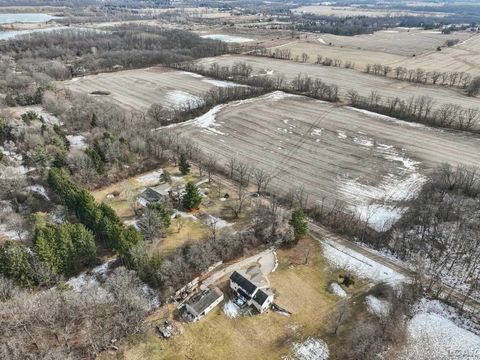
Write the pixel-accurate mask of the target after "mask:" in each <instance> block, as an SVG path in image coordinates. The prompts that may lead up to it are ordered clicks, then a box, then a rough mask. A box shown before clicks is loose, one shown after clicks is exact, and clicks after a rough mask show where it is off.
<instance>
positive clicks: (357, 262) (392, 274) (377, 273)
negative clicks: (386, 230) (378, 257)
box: [322, 239, 407, 285]
mask: <svg viewBox="0 0 480 360" xmlns="http://www.w3.org/2000/svg"><path fill="white" fill-rule="evenodd" d="M322 248H323V256H324V257H325V258H326V259H327V261H328V262H329V263H330V265H331V266H333V267H335V268H339V269H344V270H347V271H351V272H353V273H355V274H356V275H357V276H359V277H361V278H365V279H369V280H371V281H373V282H375V283H381V282H385V283H389V284H392V285H397V284H401V283H403V282H406V281H407V278H406V277H405V276H403V275H402V274H399V273H397V272H396V271H394V270H392V269H390V268H388V267H386V266H384V265H382V264H379V263H377V262H375V261H373V260H371V259H369V258H367V257H366V256H364V255H362V254H360V253H357V252H356V251H353V250H351V249H349V248H347V247H344V246H342V245H339V244H335V243H333V242H331V241H329V240H328V239H326V240H325V241H323V242H322Z"/></svg>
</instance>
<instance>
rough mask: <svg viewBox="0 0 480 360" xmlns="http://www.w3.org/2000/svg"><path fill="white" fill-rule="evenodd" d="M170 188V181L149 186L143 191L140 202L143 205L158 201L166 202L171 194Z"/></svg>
mask: <svg viewBox="0 0 480 360" xmlns="http://www.w3.org/2000/svg"><path fill="white" fill-rule="evenodd" d="M170 190H171V189H170V184H168V183H164V184H160V185H157V186H154V187H148V188H146V189H145V190H144V191H143V192H142V194H141V195H140V197H139V198H138V202H139V203H140V204H141V205H143V206H147V205H148V204H152V203H156V202H166V201H167V199H168V197H169V195H170Z"/></svg>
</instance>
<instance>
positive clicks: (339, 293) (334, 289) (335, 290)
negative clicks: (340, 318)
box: [328, 282, 347, 297]
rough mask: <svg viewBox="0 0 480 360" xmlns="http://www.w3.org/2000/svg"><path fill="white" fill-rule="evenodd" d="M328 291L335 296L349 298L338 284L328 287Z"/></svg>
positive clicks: (333, 283) (334, 283)
mask: <svg viewBox="0 0 480 360" xmlns="http://www.w3.org/2000/svg"><path fill="white" fill-rule="evenodd" d="M328 290H330V292H331V293H332V294H334V295H337V296H339V297H347V293H346V292H345V290H343V288H342V287H341V286H340V285H339V284H338V283H336V282H332V283H331V284H330V286H329V287H328Z"/></svg>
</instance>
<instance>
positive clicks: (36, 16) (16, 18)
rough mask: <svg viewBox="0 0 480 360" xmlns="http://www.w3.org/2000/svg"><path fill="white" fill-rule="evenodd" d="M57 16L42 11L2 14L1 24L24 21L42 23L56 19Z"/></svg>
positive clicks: (0, 16) (0, 17)
mask: <svg viewBox="0 0 480 360" xmlns="http://www.w3.org/2000/svg"><path fill="white" fill-rule="evenodd" d="M55 18H56V17H55V16H52V15H48V14H40V13H22V14H0V25H1V24H13V23H17V22H22V23H41V22H47V21H49V20H51V19H55Z"/></svg>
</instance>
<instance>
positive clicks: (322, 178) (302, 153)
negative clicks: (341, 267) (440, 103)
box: [175, 92, 480, 228]
mask: <svg viewBox="0 0 480 360" xmlns="http://www.w3.org/2000/svg"><path fill="white" fill-rule="evenodd" d="M245 114H249V115H248V116H245ZM175 130H176V131H178V132H179V133H181V134H182V135H183V136H186V137H188V138H194V139H195V141H196V142H198V143H199V145H200V146H201V148H202V149H203V150H204V151H206V152H209V153H216V154H219V155H220V156H222V157H223V161H224V162H225V163H226V162H227V161H228V159H229V157H232V156H233V157H236V158H237V159H239V160H241V161H245V162H247V163H250V164H252V165H255V166H257V167H260V168H264V169H266V170H268V171H269V172H270V173H273V175H274V176H275V178H274V180H273V181H272V186H273V187H274V188H275V190H277V191H280V192H283V193H284V194H286V193H287V192H288V191H289V189H291V188H292V187H304V188H305V190H306V192H307V193H308V194H310V200H311V201H313V202H320V201H322V200H324V201H327V202H330V203H331V202H332V201H335V200H342V201H344V202H345V203H347V204H348V206H349V207H350V209H351V210H353V211H356V212H357V213H358V214H359V215H360V216H362V217H363V218H369V219H370V220H371V222H372V223H374V224H373V226H375V227H377V228H382V227H384V226H388V224H386V223H387V222H388V221H394V220H396V219H398V217H399V216H400V215H401V211H402V210H401V209H399V208H398V206H399V205H400V204H401V202H402V201H403V200H408V199H410V198H411V197H413V196H414V195H415V194H416V192H417V191H418V190H419V189H420V187H421V185H422V184H423V182H424V180H425V178H424V175H425V174H427V173H428V172H429V170H431V169H432V168H433V167H435V166H438V165H439V164H441V163H450V164H463V165H475V164H478V163H479V162H480V153H478V151H477V150H478V146H479V145H480V138H478V137H476V136H473V135H472V136H470V135H466V134H461V133H453V132H448V131H440V130H436V129H432V128H428V127H424V126H421V125H417V124H411V123H406V122H402V121H399V120H396V119H392V118H387V117H381V116H378V115H377V114H371V113H368V112H364V111H359V110H355V109H352V108H349V107H343V106H338V105H332V104H330V103H325V102H322V101H316V100H313V99H309V98H305V97H302V96H293V95H288V94H285V93H282V92H275V93H271V94H268V95H265V96H262V97H259V98H256V99H250V100H245V101H238V102H233V103H229V104H227V105H220V106H217V107H215V108H214V109H212V110H211V111H210V112H208V113H207V114H205V115H203V116H201V117H199V118H197V119H195V120H191V121H189V122H187V123H183V124H181V125H177V126H176V127H175Z"/></svg>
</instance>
